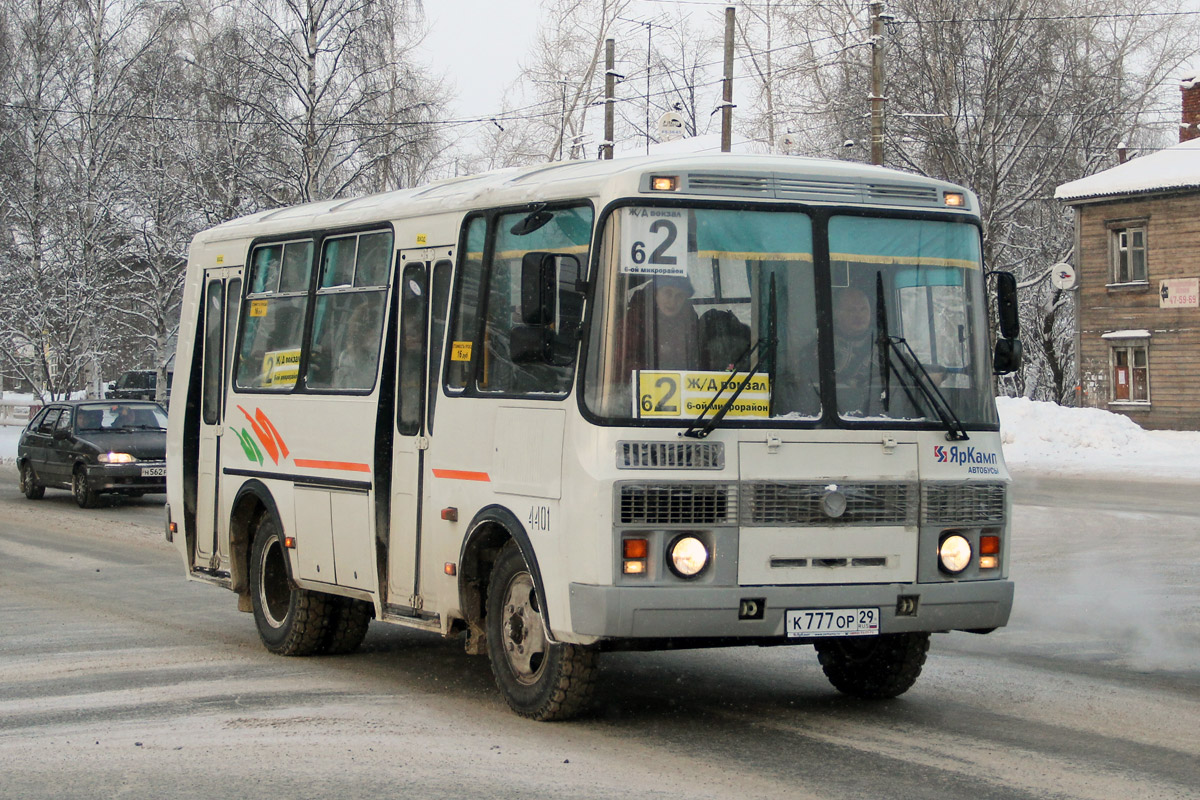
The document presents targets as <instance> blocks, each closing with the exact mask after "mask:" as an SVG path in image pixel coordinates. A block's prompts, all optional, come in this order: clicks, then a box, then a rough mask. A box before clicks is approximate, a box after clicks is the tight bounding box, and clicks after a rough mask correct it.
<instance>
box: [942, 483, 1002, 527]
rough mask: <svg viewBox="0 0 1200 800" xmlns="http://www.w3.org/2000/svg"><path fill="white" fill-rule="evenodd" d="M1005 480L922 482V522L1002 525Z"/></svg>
mask: <svg viewBox="0 0 1200 800" xmlns="http://www.w3.org/2000/svg"><path fill="white" fill-rule="evenodd" d="M1006 491H1007V489H1006V486H1005V484H1003V483H1000V482H998V481H997V482H988V483H978V482H975V483H969V482H965V481H963V482H958V481H955V482H948V481H947V482H930V483H924V484H922V485H921V494H922V497H921V522H922V523H924V524H926V525H1001V524H1003V523H1004V501H1005V492H1006Z"/></svg>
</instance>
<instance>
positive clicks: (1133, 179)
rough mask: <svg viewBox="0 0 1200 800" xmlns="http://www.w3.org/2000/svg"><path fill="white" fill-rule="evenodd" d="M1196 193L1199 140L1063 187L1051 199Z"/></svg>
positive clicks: (1199, 179)
mask: <svg viewBox="0 0 1200 800" xmlns="http://www.w3.org/2000/svg"><path fill="white" fill-rule="evenodd" d="M1186 189H1200V139H1192V140H1191V141H1190V142H1181V143H1180V144H1177V145H1172V146H1171V147H1167V148H1164V149H1162V150H1159V151H1158V152H1155V153H1151V154H1150V155H1147V156H1141V157H1140V158H1135V159H1133V160H1131V161H1126V162H1125V163H1124V164H1121V165H1119V166H1116V167H1113V168H1112V169H1106V170H1104V171H1103V172H1097V173H1096V174H1095V175H1089V176H1088V177H1086V178H1080V179H1079V180H1077V181H1071V182H1070V183H1064V184H1063V185H1062V186H1059V187H1058V189H1056V190H1055V192H1054V197H1055V198H1056V199H1058V200H1062V201H1064V202H1065V203H1068V204H1073V203H1083V202H1087V201H1089V200H1101V199H1107V198H1112V197H1120V196H1123V195H1137V194H1154V193H1159V192H1175V191H1180V190H1186Z"/></svg>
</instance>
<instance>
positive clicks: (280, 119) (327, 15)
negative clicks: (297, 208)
mask: <svg viewBox="0 0 1200 800" xmlns="http://www.w3.org/2000/svg"><path fill="white" fill-rule="evenodd" d="M409 13H415V11H414V12H410V11H408V10H407V5H406V4H402V3H400V2H398V1H397V0H250V2H247V3H245V4H244V5H239V7H238V14H239V19H245V20H246V24H248V25H249V28H248V31H247V39H248V42H249V45H250V46H249V47H248V48H246V49H244V50H240V51H239V52H235V53H231V54H230V55H231V56H232V57H233V58H234V59H237V60H238V63H239V64H240V65H242V66H244V67H246V68H248V69H250V70H252V71H254V72H257V73H258V74H259V75H260V76H261V79H262V81H263V82H264V83H265V84H266V85H267V86H268V87H270V91H269V92H268V93H267V94H266V95H265V96H257V97H249V98H242V100H243V102H246V103H248V104H249V105H251V106H253V107H254V110H255V111H256V112H257V114H258V115H259V116H260V117H261V119H262V120H263V121H264V123H265V124H266V125H267V126H268V127H270V128H271V129H272V130H273V131H274V132H275V133H276V134H277V135H278V136H280V138H282V139H283V140H284V141H286V142H287V144H288V147H287V149H286V150H283V151H281V152H279V153H278V154H277V158H275V159H274V160H272V161H270V162H269V163H268V169H269V170H271V172H272V175H273V177H274V178H275V182H276V185H275V186H274V187H273V188H272V190H271V200H272V201H273V202H275V203H279V204H285V203H289V202H307V201H310V200H314V199H320V198H328V197H340V196H343V195H345V194H347V193H349V192H351V191H363V190H365V189H373V188H379V183H380V182H381V181H382V182H387V181H391V182H393V183H394V182H395V180H396V179H397V178H400V177H408V176H409V175H411V174H412V173H414V171H415V172H418V173H419V169H415V168H416V167H418V166H419V165H420V160H419V159H414V158H413V151H414V150H418V149H420V148H422V147H426V148H427V150H426V155H430V154H431V153H432V152H433V151H434V150H436V148H435V147H432V148H431V147H429V145H431V144H432V143H433V139H434V137H435V135H434V134H433V133H432V132H431V131H432V129H431V128H430V127H429V126H428V125H427V124H423V123H428V121H429V120H430V119H431V118H436V115H437V112H438V111H439V110H440V108H441V104H440V103H439V102H438V100H437V94H436V86H431V85H430V84H428V83H421V82H419V81H413V80H412V78H413V77H414V76H416V72H415V70H413V69H412V67H411V66H410V65H408V64H407V63H405V60H404V59H405V55H406V48H407V46H408V45H409V44H411V42H410V41H409V42H406V41H404V40H401V39H397V38H396V37H397V36H399V35H401V34H413V33H414V32H415V31H417V30H418V28H417V27H416V21H415V20H411V19H410V18H409V17H408V16H406V15H407V14H409ZM405 158H408V159H409V161H408V163H407V172H406V171H405V169H400V168H398V166H399V165H401V164H404V161H405Z"/></svg>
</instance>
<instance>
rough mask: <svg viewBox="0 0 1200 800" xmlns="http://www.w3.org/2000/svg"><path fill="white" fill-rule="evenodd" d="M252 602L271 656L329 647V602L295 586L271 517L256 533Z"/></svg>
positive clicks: (259, 628) (297, 653) (288, 654)
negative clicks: (327, 636)
mask: <svg viewBox="0 0 1200 800" xmlns="http://www.w3.org/2000/svg"><path fill="white" fill-rule="evenodd" d="M250 599H251V604H252V605H253V606H254V623H255V625H256V626H257V627H258V636H259V638H260V639H262V643H263V645H265V646H266V648H267V649H268V650H270V651H271V652H272V653H275V654H277V655H281V656H307V655H312V654H313V653H316V652H319V651H320V650H321V649H322V647H323V646H325V645H326V644H327V640H326V634H327V631H328V629H329V621H330V620H329V616H330V614H329V606H328V602H327V599H326V597H325V595H323V594H320V593H319V592H311V591H308V590H307V589H300V588H297V587H296V586H294V585H293V584H292V579H291V575H290V573H289V571H288V564H287V552H286V551H285V550H284V546H283V536H282V535H281V534H280V527H279V522H278V521H276V519H275V518H274V517H273V516H271V515H270V514H267V515H265V516H264V517H263V518H262V520H261V521H260V522H259V523H258V529H257V530H256V531H255V534H254V545H253V548H252V550H251V555H250Z"/></svg>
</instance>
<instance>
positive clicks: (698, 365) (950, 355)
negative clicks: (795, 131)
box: [584, 206, 995, 426]
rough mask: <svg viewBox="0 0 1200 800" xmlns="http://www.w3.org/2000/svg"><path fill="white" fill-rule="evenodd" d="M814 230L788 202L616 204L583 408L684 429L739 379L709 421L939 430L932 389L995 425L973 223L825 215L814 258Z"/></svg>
mask: <svg viewBox="0 0 1200 800" xmlns="http://www.w3.org/2000/svg"><path fill="white" fill-rule="evenodd" d="M822 224H824V223H822V222H821V221H820V220H819V219H817V220H814V218H813V217H811V216H810V215H808V214H806V213H803V212H801V211H793V210H770V211H767V210H758V209H753V210H751V209H744V208H743V209H732V208H684V207H678V206H673V207H649V206H634V207H625V208H620V209H618V210H617V211H615V212H614V213H613V214H612V215H611V216H610V217H609V218H608V220H607V222H606V225H605V230H604V232H603V235H602V237H603V238H602V243H603V249H602V253H601V262H600V263H601V265H602V270H603V271H602V272H601V276H600V286H599V288H598V291H597V297H598V300H599V302H598V306H597V309H596V312H595V314H594V316H593V318H592V325H591V338H590V340H589V345H588V346H589V353H588V367H587V373H586V375H585V377H584V402H585V404H586V406H587V408H588V409H589V410H590V411H591V412H592V413H593V414H595V415H596V416H598V417H602V418H607V419H613V420H637V421H642V422H651V421H657V422H665V423H672V424H678V425H691V424H692V423H693V422H694V421H696V420H697V419H698V418H700V417H703V418H704V419H711V418H712V417H713V416H715V415H716V414H717V413H718V412H719V409H721V407H722V406H723V405H725V404H726V402H727V401H728V400H729V398H730V397H731V395H732V394H733V393H734V391H735V389H738V388H740V389H741V391H740V393H738V395H737V398H736V400H734V401H733V402H732V404H730V405H729V407H728V409H726V412H725V414H724V416H723V419H722V420H721V421H720V422H721V424H722V425H738V424H746V423H750V424H753V423H763V422H767V421H771V422H774V423H783V424H789V423H793V422H794V423H797V424H804V423H807V424H815V423H816V422H818V421H820V420H828V419H841V420H844V421H846V422H850V423H853V422H859V421H864V420H880V421H887V422H888V423H889V424H892V425H894V424H896V423H899V422H907V421H913V422H918V423H920V424H922V425H927V424H930V423H934V424H942V421H943V420H942V414H941V413H940V412H939V410H938V408H937V407H936V406H935V405H934V401H933V400H931V399H930V395H931V394H936V392H941V393H942V394H943V395H945V397H946V402H947V403H948V404H949V405H950V407H951V408H952V409H953V410H954V412H955V413H956V414H957V416H958V417H959V418H960V419H961V420H962V422H963V424H966V425H977V426H978V425H988V426H990V425H994V424H995V414H994V411H993V410H992V405H991V403H990V394H989V392H990V375H989V373H988V371H987V367H988V362H987V354H986V346H987V342H986V336H985V332H986V319H985V316H984V312H985V309H984V305H983V279H982V271H981V269H980V258H979V233H978V229H977V228H976V227H975V226H974V225H973V224H969V223H966V222H943V221H938V220H927V219H920V220H918V219H892V218H878V217H869V216H834V217H832V218H830V220H829V222H828V224H827V228H826V231H827V240H828V242H829V257H828V259H826V258H825V257H824V256H823V255H821V254H819V253H818V249H817V248H815V247H814V239H817V240H819V239H820V238H822V237H821V236H815V233H822V232H821V231H820V226H821V225H822ZM827 287H828V288H827ZM905 345H907V346H908V348H911V353H910V352H909V350H908V349H907V348H905V347H904V346H905ZM901 350H903V355H900V351H901ZM884 354H886V355H887V357H886V358H885V357H884ZM914 354H915V357H914ZM885 362H886V363H885ZM922 367H923V368H924V369H925V370H927V372H928V373H929V377H930V380H926V379H925V377H924V376H921V375H920V368H922ZM914 376H916V377H914ZM918 383H920V384H922V386H918V385H917V384H918ZM930 384H932V386H933V387H936V388H935V389H930ZM714 398H716V399H715V402H714ZM706 409H707V411H706Z"/></svg>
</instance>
